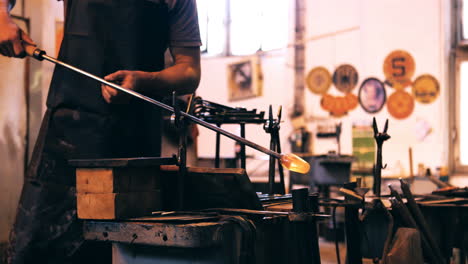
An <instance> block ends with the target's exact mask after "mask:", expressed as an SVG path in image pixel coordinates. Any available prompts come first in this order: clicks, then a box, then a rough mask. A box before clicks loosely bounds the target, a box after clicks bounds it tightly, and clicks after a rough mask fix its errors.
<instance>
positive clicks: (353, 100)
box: [345, 93, 359, 110]
mask: <svg viewBox="0 0 468 264" xmlns="http://www.w3.org/2000/svg"><path fill="white" fill-rule="evenodd" d="M345 99H346V102H347V104H348V109H349V110H353V109H354V108H356V107H357V106H358V104H359V100H358V98H357V96H356V95H355V94H353V93H348V94H346V95H345Z"/></svg>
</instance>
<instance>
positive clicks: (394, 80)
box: [383, 50, 415, 89]
mask: <svg viewBox="0 0 468 264" xmlns="http://www.w3.org/2000/svg"><path fill="white" fill-rule="evenodd" d="M414 69H415V64H414V60H413V57H412V56H411V55H410V54H409V53H408V52H406V51H404V50H395V51H393V52H391V53H390V54H388V56H387V57H386V58H385V61H384V65H383V71H384V74H385V78H386V79H387V82H388V83H389V84H390V85H391V86H392V87H393V88H395V89H403V88H405V87H406V86H408V85H410V84H411V78H412V77H413V74H414Z"/></svg>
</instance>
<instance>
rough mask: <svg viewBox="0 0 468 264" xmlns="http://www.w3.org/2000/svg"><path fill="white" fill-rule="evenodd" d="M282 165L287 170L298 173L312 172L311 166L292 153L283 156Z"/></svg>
mask: <svg viewBox="0 0 468 264" xmlns="http://www.w3.org/2000/svg"><path fill="white" fill-rule="evenodd" d="M280 161H281V165H283V167H285V168H286V169H288V170H290V171H294V172H298V173H307V172H309V170H310V165H309V163H307V161H305V160H303V159H301V158H299V157H298V156H296V155H294V154H292V153H290V154H282V155H281V159H280Z"/></svg>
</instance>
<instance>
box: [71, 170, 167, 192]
mask: <svg viewBox="0 0 468 264" xmlns="http://www.w3.org/2000/svg"><path fill="white" fill-rule="evenodd" d="M157 189H160V184H159V168H155V167H149V168H148V167H146V168H144V167H143V168H138V167H122V168H119V167H117V168H78V169H77V170H76V191H77V193H125V192H138V191H152V190H157Z"/></svg>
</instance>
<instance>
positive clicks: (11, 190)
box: [0, 0, 63, 244]
mask: <svg viewBox="0 0 468 264" xmlns="http://www.w3.org/2000/svg"><path fill="white" fill-rule="evenodd" d="M61 5H62V4H61V2H57V1H56V0H31V1H21V0H18V1H17V5H16V6H15V8H14V9H13V10H12V14H14V15H16V16H18V17H21V18H25V19H28V20H29V33H30V35H31V37H32V38H33V40H34V41H35V42H36V43H37V44H38V45H39V46H41V47H43V48H44V49H45V50H47V51H54V50H55V23H56V21H63V11H62V10H63V9H62V7H61ZM18 23H20V22H18ZM21 24H22V26H24V25H26V23H22V22H21ZM25 29H26V28H25ZM52 71H53V65H51V64H48V63H40V62H36V61H33V60H29V59H25V60H20V59H7V58H0V79H1V80H2V82H0V94H1V96H0V98H2V99H1V100H2V102H1V103H0V130H1V131H2V133H1V134H0V159H1V160H2V162H3V166H1V167H0V244H1V243H3V242H5V241H7V240H8V234H9V230H10V228H11V225H12V224H13V221H14V218H15V214H16V207H17V205H18V200H19V196H20V192H21V187H22V184H23V176H24V167H25V163H26V162H27V161H26V159H28V158H27V156H30V155H31V152H32V149H33V147H34V142H35V140H36V137H37V133H38V130H39V126H40V122H41V120H42V115H43V113H44V111H45V98H46V96H47V91H48V89H49V84H50V79H51V76H52ZM28 117H29V118H28Z"/></svg>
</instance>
